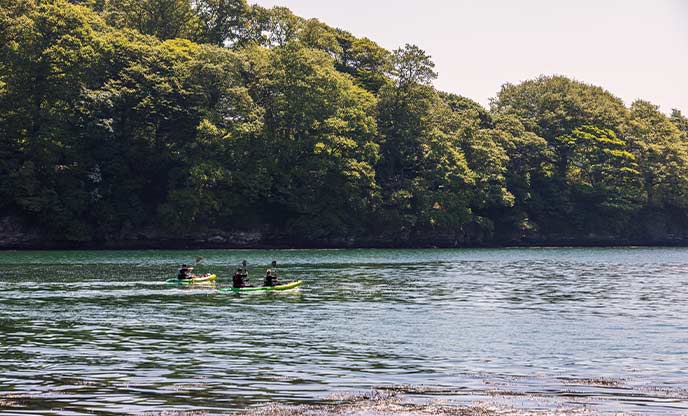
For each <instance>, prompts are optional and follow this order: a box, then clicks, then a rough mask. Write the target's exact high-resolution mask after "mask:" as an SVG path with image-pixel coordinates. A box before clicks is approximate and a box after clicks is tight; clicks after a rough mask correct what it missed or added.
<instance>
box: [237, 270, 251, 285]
mask: <svg viewBox="0 0 688 416" xmlns="http://www.w3.org/2000/svg"><path fill="white" fill-rule="evenodd" d="M232 287H234V288H235V289H239V288H242V287H251V285H250V284H249V282H248V272H247V271H246V269H244V270H242V269H241V268H239V269H237V271H236V273H234V276H232Z"/></svg>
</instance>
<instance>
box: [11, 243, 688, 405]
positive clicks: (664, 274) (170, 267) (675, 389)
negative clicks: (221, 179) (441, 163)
mask: <svg viewBox="0 0 688 416" xmlns="http://www.w3.org/2000/svg"><path fill="white" fill-rule="evenodd" d="M195 256H202V257H204V260H203V262H202V264H201V266H199V267H198V268H197V270H196V271H197V272H206V271H210V272H214V273H217V274H218V275H219V276H220V279H219V280H218V282H217V284H216V285H215V286H203V285H198V286H191V287H176V286H170V285H166V284H164V280H165V279H167V278H169V277H171V276H172V275H174V273H175V272H176V267H177V266H178V265H179V263H181V262H191V261H193V260H192V259H193V258H194V257H195ZM244 259H245V260H247V261H248V264H249V270H250V275H251V276H252V277H253V281H254V282H258V281H259V279H258V276H259V275H261V274H262V273H263V272H264V271H265V268H267V267H269V265H270V262H271V261H272V260H277V261H278V262H279V267H278V272H279V274H280V275H281V276H282V277H283V278H299V279H303V280H304V281H305V284H304V286H303V287H302V288H301V289H300V290H298V291H291V292H284V293H268V294H265V293H263V294H249V295H237V294H231V293H222V292H218V291H217V288H218V287H224V286H228V285H229V275H230V274H231V271H232V269H233V268H235V267H236V265H237V264H239V263H240V262H241V261H242V260H244ZM0 267H2V270H3V272H2V277H0V307H1V310H2V314H1V315H0V413H2V414H3V415H5V414H7V415H10V414H27V413H42V414H46V413H54V414H61V415H72V414H89V413H93V412H95V413H105V412H113V413H129V414H137V413H146V412H181V413H183V412H185V411H199V412H206V413H218V414H221V413H226V412H235V411H247V410H248V409H254V408H259V409H263V408H264V405H265V404H266V403H268V402H270V403H277V404H279V405H283V406H297V405H305V406H309V405H312V406H323V405H330V404H332V403H339V402H341V398H342V397H347V396H346V395H347V394H351V393H352V392H370V391H371V389H376V390H374V391H375V392H380V391H390V390H394V391H398V392H400V394H402V395H403V396H404V397H405V399H404V400H407V401H410V402H414V403H417V402H418V401H426V402H428V403H430V402H433V403H434V402H435V401H437V400H440V401H441V402H442V403H443V405H451V406H454V405H455V406H464V405H471V404H474V403H476V402H481V403H494V404H495V405H498V406H503V407H502V408H507V407H508V408H513V409H515V410H514V411H515V412H518V411H534V412H538V411H542V412H554V411H556V410H557V409H561V408H564V409H569V410H571V411H577V412H578V411H580V412H591V413H594V414H598V413H609V414H613V413H617V412H623V413H642V414H646V413H647V414H688V249H646V248H625V249H500V250H329V251H315V250H303V251H299V250H296V251H198V252H195V251H194V252H180V251H118V252H102V251H100V252H96V251H93V252H91V251H72V252H57V251H54V252H0ZM376 394H377V393H376ZM338 400H339V401H338ZM348 403H349V404H350V403H351V401H350V400H349V402H348ZM289 408H290V407H285V409H287V410H288V409H289ZM314 409H315V407H314ZM334 409H335V410H333V411H336V407H335V408H334ZM519 409H520V410H519ZM330 410H332V409H330ZM395 412H396V413H395ZM395 412H391V413H394V414H397V413H399V414H400V412H401V411H395ZM287 413H288V411H287ZM383 413H384V412H383ZM391 413H390V414H391ZM401 413H403V412H401Z"/></svg>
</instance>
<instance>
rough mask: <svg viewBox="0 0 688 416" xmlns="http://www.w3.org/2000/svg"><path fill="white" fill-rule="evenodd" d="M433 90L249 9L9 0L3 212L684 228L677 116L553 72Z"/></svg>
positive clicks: (192, 1) (1, 56)
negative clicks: (495, 84) (477, 96)
mask: <svg viewBox="0 0 688 416" xmlns="http://www.w3.org/2000/svg"><path fill="white" fill-rule="evenodd" d="M436 77H437V74H436V72H435V70H434V64H433V62H432V60H431V57H430V56H428V55H427V54H426V53H425V52H424V51H423V50H421V49H420V48H418V47H417V46H414V45H406V46H404V47H402V48H399V49H397V50H395V51H388V50H385V49H383V48H381V47H380V46H378V45H377V44H376V43H375V42H373V41H371V40H369V39H366V38H357V37H355V36H353V35H352V34H350V33H348V32H346V31H344V30H341V29H336V28H332V27H330V26H327V25H325V24H323V23H321V22H319V21H318V20H316V19H310V20H307V19H303V18H300V17H298V16H295V15H294V14H293V13H291V11H289V10H288V9H286V8H282V7H275V8H272V9H265V8H262V7H259V6H249V5H248V4H247V3H246V1H245V0H82V1H78V0H72V1H67V0H0V213H1V214H3V215H16V216H19V217H21V218H23V219H25V220H26V221H28V222H30V223H31V224H33V225H35V226H38V227H40V228H41V229H42V230H44V231H45V233H46V234H47V235H49V236H50V237H51V238H54V239H56V240H64V241H75V242H90V241H108V240H117V239H121V238H126V236H129V235H132V233H135V232H136V230H138V229H143V228H155V229H157V230H161V232H164V233H166V234H167V235H170V236H184V235H188V234H189V233H196V232H199V231H200V232H203V231H204V230H207V231H210V230H255V229H267V230H271V231H273V232H276V233H280V234H281V235H287V236H289V237H290V238H292V239H293V240H294V241H318V240H326V239H331V238H349V239H353V240H355V239H362V240H365V239H371V238H373V239H377V241H383V240H384V241H390V242H405V243H406V244H413V243H414V242H419V241H430V240H433V239H435V240H438V241H454V242H455V243H457V244H474V243H490V242H492V243H499V242H503V241H512V240H518V239H521V238H528V237H529V236H533V235H538V236H543V237H547V236H551V237H552V236H590V235H598V236H608V237H613V238H619V239H634V238H636V239H643V238H647V237H648V236H652V235H653V233H658V232H659V233H662V232H663V233H664V234H672V233H677V234H680V233H684V234H685V233H686V232H688V215H687V214H688V119H687V118H686V117H685V116H683V115H682V114H681V112H680V111H678V110H673V112H672V114H671V116H666V115H665V114H663V113H662V112H660V111H659V109H658V107H657V106H655V105H653V104H652V103H650V102H647V101H642V100H639V101H636V102H634V103H633V104H632V105H631V106H630V107H626V106H625V105H624V103H623V102H622V101H621V100H620V99H619V98H617V97H615V96H614V95H612V94H611V93H609V92H608V91H606V90H604V89H603V88H600V87H597V86H593V85H588V84H585V83H582V82H578V81H576V80H572V79H569V78H566V77H562V76H541V77H539V78H537V79H533V80H529V81H525V82H522V83H520V84H516V85H514V84H505V85H504V86H502V88H501V90H500V91H499V92H498V93H497V95H496V98H494V99H493V100H492V102H491V104H490V106H489V108H484V107H482V106H481V105H479V104H478V103H476V102H474V101H472V100H470V99H468V98H466V97H462V96H459V95H456V94H452V93H447V92H442V91H438V90H436V89H435V88H433V86H432V82H433V80H434V79H435V78H436ZM552 238H555V237H552ZM353 240H352V241H353Z"/></svg>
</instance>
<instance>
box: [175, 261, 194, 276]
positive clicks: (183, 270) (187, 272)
mask: <svg viewBox="0 0 688 416" xmlns="http://www.w3.org/2000/svg"><path fill="white" fill-rule="evenodd" d="M192 270H193V267H189V266H187V265H186V264H182V267H180V268H179V273H178V274H177V279H179V280H191V279H193V278H194V276H193V275H192V274H191V271H192Z"/></svg>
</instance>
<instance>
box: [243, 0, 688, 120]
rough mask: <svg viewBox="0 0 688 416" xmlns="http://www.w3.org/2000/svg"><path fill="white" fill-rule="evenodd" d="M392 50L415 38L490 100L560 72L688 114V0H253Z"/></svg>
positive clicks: (472, 93)
mask: <svg viewBox="0 0 688 416" xmlns="http://www.w3.org/2000/svg"><path fill="white" fill-rule="evenodd" d="M249 2H251V3H257V4H259V5H261V6H264V7H272V6H275V5H279V6H286V7H288V8H290V9H291V10H292V11H293V12H294V13H295V14H297V15H299V16H302V17H306V18H311V17H315V18H317V19H319V20H320V21H322V22H325V23H327V24H329V25H330V26H335V27H339V28H342V29H345V30H348V31H349V32H351V33H353V34H354V35H356V36H359V37H368V38H370V39H372V40H373V41H375V42H377V43H378V44H380V45H381V46H383V47H385V48H387V49H396V48H398V47H400V46H403V45H404V44H405V43H412V44H416V45H418V46H419V47H421V48H422V49H424V50H425V51H426V52H428V53H429V54H430V55H432V58H433V61H434V62H435V64H436V65H437V66H436V68H435V69H436V70H437V72H439V78H438V79H437V81H436V82H435V86H436V87H437V88H439V89H441V90H444V91H449V92H454V93H458V94H461V95H464V96H467V97H469V98H472V99H474V100H476V101H478V102H480V103H481V104H483V105H487V104H488V102H489V99H490V98H491V97H494V96H495V95H496V94H497V92H498V91H499V88H500V86H501V85H502V84H503V83H505V82H511V83H517V82H519V81H522V80H526V79H531V78H535V77H537V76H538V75H540V74H545V75H552V74H560V75H566V76H568V77H571V78H575V79H577V80H579V81H583V82H586V83H591V84H595V85H599V86H601V87H604V88H606V89H607V90H609V91H610V92H612V93H613V94H614V95H616V96H618V97H620V98H622V99H623V100H624V101H625V102H626V104H627V105H630V103H631V102H633V101H634V100H636V99H638V98H642V99H645V100H649V101H651V102H653V103H654V104H657V105H659V106H660V109H661V110H662V111H663V112H665V113H669V112H670V111H671V109H672V108H678V109H680V110H681V111H682V112H683V113H684V115H686V114H688V0H567V1H558V0H249Z"/></svg>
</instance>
